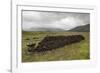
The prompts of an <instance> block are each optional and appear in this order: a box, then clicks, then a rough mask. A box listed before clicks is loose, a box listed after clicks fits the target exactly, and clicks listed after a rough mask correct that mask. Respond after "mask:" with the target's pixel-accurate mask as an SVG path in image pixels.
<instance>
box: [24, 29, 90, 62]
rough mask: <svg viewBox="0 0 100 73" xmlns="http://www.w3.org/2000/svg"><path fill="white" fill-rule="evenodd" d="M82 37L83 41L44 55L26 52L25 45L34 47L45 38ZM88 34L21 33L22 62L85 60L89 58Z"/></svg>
mask: <svg viewBox="0 0 100 73" xmlns="http://www.w3.org/2000/svg"><path fill="white" fill-rule="evenodd" d="M79 34H80V35H83V36H84V37H85V40H82V41H81V42H78V43H74V44H71V45H66V46H64V47H62V48H58V49H56V50H52V51H47V52H45V53H32V54H28V52H27V49H28V47H27V43H29V42H33V43H35V44H36V45H38V43H39V42H40V41H41V40H42V39H43V38H44V37H45V36H47V35H48V36H59V35H64V36H68V35H79ZM89 39H90V38H89V32H35V31H34V32H32V31H29V32H28V31H27V32H26V31H22V62H39V61H62V60H86V59H89V58H90V47H89V46H90V45H89V42H90V40H89Z"/></svg>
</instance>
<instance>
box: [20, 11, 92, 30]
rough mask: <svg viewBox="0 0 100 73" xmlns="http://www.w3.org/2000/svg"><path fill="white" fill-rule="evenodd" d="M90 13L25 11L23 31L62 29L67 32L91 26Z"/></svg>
mask: <svg viewBox="0 0 100 73" xmlns="http://www.w3.org/2000/svg"><path fill="white" fill-rule="evenodd" d="M89 22H90V21H89V14H88V13H67V12H66V13H55V12H36V11H23V24H22V27H23V30H27V29H28V30H29V29H30V28H39V27H41V28H42V27H43V28H61V29H65V30H69V29H72V28H74V27H77V26H81V25H86V24H89Z"/></svg>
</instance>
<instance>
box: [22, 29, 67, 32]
mask: <svg viewBox="0 0 100 73" xmlns="http://www.w3.org/2000/svg"><path fill="white" fill-rule="evenodd" d="M24 31H49V32H53V31H66V30H64V29H60V28H30V29H29V30H24Z"/></svg>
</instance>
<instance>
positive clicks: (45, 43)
mask: <svg viewBox="0 0 100 73" xmlns="http://www.w3.org/2000/svg"><path fill="white" fill-rule="evenodd" d="M81 40H84V37H83V36H82V35H70V36H46V37H45V38H44V39H43V40H42V41H41V42H40V43H38V46H37V47H34V46H35V44H30V45H28V46H31V45H32V47H30V48H29V49H28V51H29V52H44V51H49V50H53V49H57V48H60V47H64V46H65V45H69V44H72V43H77V42H80V41H81Z"/></svg>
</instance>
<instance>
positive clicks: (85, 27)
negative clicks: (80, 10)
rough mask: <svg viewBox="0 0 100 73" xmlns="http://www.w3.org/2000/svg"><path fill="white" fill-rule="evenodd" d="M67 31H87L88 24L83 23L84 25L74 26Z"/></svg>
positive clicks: (88, 29) (88, 28)
mask: <svg viewBox="0 0 100 73" xmlns="http://www.w3.org/2000/svg"><path fill="white" fill-rule="evenodd" d="M69 31H74V32H89V31H90V24H87V25H84V26H78V27H76V28H73V29H71V30H69Z"/></svg>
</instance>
